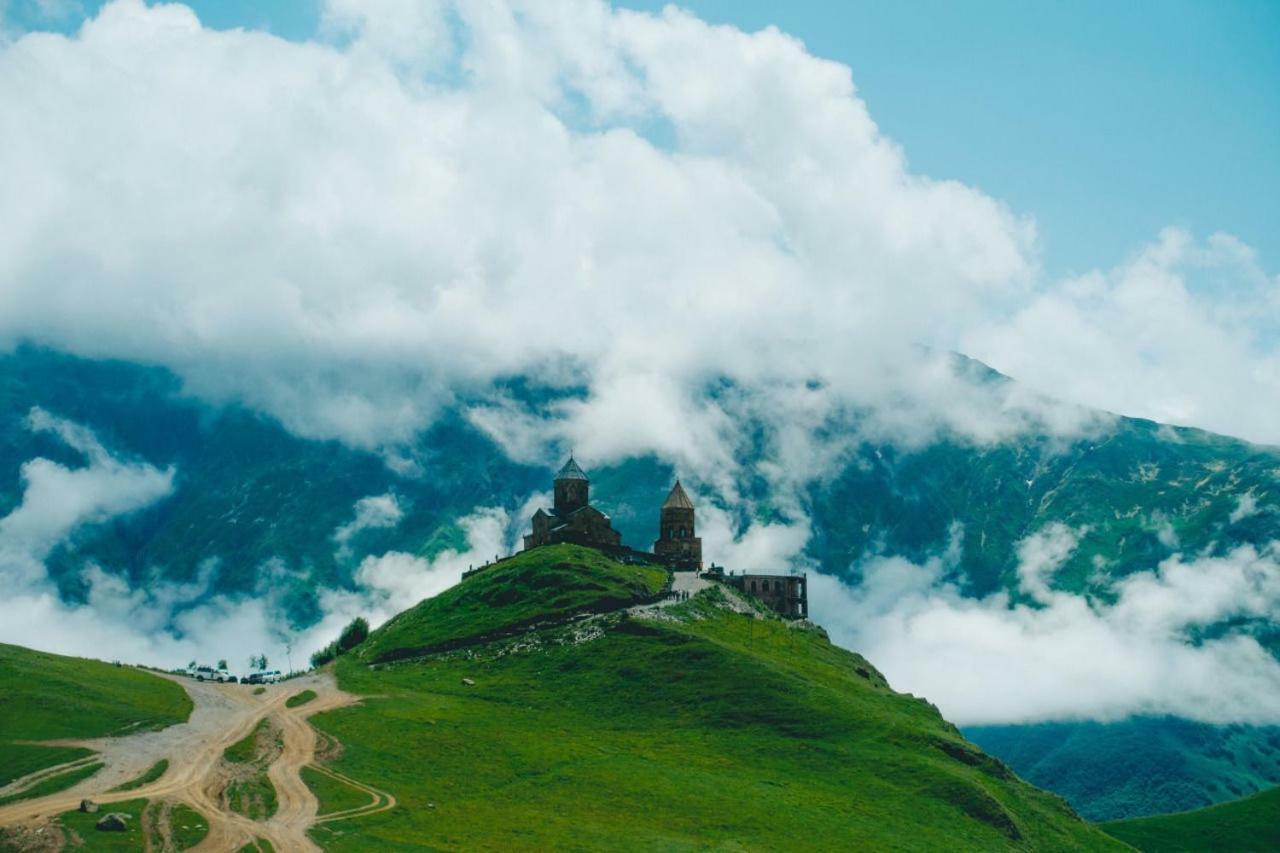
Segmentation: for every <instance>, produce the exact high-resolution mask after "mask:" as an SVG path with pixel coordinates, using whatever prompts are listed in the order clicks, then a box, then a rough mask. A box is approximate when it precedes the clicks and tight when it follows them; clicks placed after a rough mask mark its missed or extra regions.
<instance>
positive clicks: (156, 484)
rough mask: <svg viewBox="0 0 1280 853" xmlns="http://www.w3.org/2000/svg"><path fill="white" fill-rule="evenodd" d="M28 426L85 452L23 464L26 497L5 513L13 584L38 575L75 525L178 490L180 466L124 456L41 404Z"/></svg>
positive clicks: (5, 554) (2, 565)
mask: <svg viewBox="0 0 1280 853" xmlns="http://www.w3.org/2000/svg"><path fill="white" fill-rule="evenodd" d="M26 425H27V428H28V429H30V430H32V431H33V432H48V433H52V434H54V435H56V436H57V437H58V438H59V439H61V440H62V441H63V442H64V443H65V444H66V445H67V446H68V447H70V448H71V449H73V450H75V451H77V452H79V453H80V454H82V455H83V456H84V458H85V461H86V463H87V464H86V465H85V466H83V467H79V468H68V467H66V466H65V465H61V464H59V463H57V462H54V461H52V460H49V459H43V458H37V459H32V460H30V461H28V462H26V463H25V464H23V466H22V470H21V479H22V484H23V494H22V502H21V503H20V504H19V505H18V506H17V507H15V508H14V509H13V511H12V512H10V513H9V514H8V515H6V516H5V517H4V518H2V519H0V573H3V575H4V576H5V580H6V581H8V583H9V584H10V589H12V585H13V584H24V583H31V582H35V581H39V580H41V579H42V578H43V575H44V565H43V561H44V559H45V557H47V556H48V555H49V553H50V551H52V550H53V548H54V547H55V546H56V545H57V544H58V543H60V542H61V541H62V540H63V539H65V538H66V537H67V536H68V535H69V534H70V533H71V532H72V531H74V530H75V529H76V528H78V527H80V526H81V525H84V524H93V523H97V522H102V521H106V520H108V519H110V518H114V517H116V516H119V515H124V514H127V513H130V512H133V511H134V510H137V509H141V508H142V507H145V506H147V505H149V504H152V503H154V502H155V501H157V500H159V499H161V498H163V497H165V496H167V495H168V494H169V493H170V492H171V491H172V490H173V478H174V474H175V471H174V470H173V469H172V468H170V469H168V470H164V471H161V470H159V469H157V468H154V467H152V466H150V465H147V464H145V463H142V462H125V461H121V460H119V459H117V458H115V457H114V456H112V455H111V454H109V453H108V452H107V451H106V449H105V448H104V447H103V446H102V445H101V444H100V443H99V442H98V440H97V438H96V437H95V436H94V435H93V433H91V432H90V431H88V430H86V429H84V428H83V427H81V426H78V425H76V424H73V423H71V422H69V421H66V420H63V419H61V418H57V417H55V416H53V415H51V414H49V413H48V412H46V411H44V410H43V409H40V408H33V409H32V410H31V411H30V413H29V414H28V415H27V420H26Z"/></svg>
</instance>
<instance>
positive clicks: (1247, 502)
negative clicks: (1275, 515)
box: [1227, 492, 1259, 524]
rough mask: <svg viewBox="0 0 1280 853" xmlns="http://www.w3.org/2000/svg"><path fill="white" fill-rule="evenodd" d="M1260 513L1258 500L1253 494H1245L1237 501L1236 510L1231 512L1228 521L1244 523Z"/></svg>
mask: <svg viewBox="0 0 1280 853" xmlns="http://www.w3.org/2000/svg"><path fill="white" fill-rule="evenodd" d="M1258 512H1259V508H1258V499H1257V498H1256V497H1254V494H1253V492H1245V493H1244V494H1243V495H1241V496H1240V497H1239V498H1237V499H1236V508H1235V509H1233V510H1231V515H1230V516H1228V519H1227V520H1228V521H1230V522H1231V523H1232V524H1235V523H1236V522H1237V521H1244V520H1245V519H1246V518H1249V517H1250V516H1254V515H1257V514H1258Z"/></svg>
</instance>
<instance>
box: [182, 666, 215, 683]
mask: <svg viewBox="0 0 1280 853" xmlns="http://www.w3.org/2000/svg"><path fill="white" fill-rule="evenodd" d="M189 674H190V675H191V677H192V678H194V679H195V680H196V681H221V680H222V679H221V678H219V677H218V671H217V670H216V669H214V668H213V667H211V666H197V667H196V668H194V669H192V670H189Z"/></svg>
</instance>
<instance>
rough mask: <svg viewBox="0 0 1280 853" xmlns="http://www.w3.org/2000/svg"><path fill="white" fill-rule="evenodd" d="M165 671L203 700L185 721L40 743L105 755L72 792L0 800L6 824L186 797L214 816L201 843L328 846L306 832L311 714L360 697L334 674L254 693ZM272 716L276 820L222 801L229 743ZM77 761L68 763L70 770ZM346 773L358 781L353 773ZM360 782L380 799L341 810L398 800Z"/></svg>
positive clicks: (19, 785) (20, 785)
mask: <svg viewBox="0 0 1280 853" xmlns="http://www.w3.org/2000/svg"><path fill="white" fill-rule="evenodd" d="M162 677H166V678H170V679H171V680H173V681H176V682H178V683H179V684H180V685H181V686H182V687H183V688H184V689H185V690H186V691H187V693H188V694H189V695H190V696H191V699H192V701H193V702H194V703H195V709H194V710H193V711H192V713H191V717H190V719H189V720H188V721H187V722H185V723H181V724H179V725H175V726H170V727H168V728H166V729H162V730H160V731H154V732H144V733H140V734H136V735H128V736H125V737H116V738H94V739H90V740H59V741H42V743H47V744H51V745H57V746H76V747H84V748H87V749H92V750H94V751H95V752H96V753H98V754H97V755H96V756H94V757H93V761H99V762H102V763H103V765H104V766H103V768H102V770H101V771H99V772H98V773H96V774H94V775H93V776H92V777H90V778H88V779H86V780H84V781H82V782H80V783H78V784H76V785H74V786H73V787H71V788H68V789H66V790H64V791H60V792H58V793H56V794H51V795H48V796H44V797H36V798H32V799H28V800H20V801H18V802H15V803H11V804H9V805H7V806H2V807H0V827H12V826H19V825H24V826H26V827H30V828H32V829H33V831H34V830H36V829H39V828H40V826H41V825H43V824H47V823H48V822H49V821H50V820H52V819H53V818H55V817H56V816H58V815H60V814H62V813H64V812H68V811H72V810H74V809H76V808H77V807H78V806H79V805H80V801H81V800H83V799H89V800H93V801H94V802H95V803H98V804H99V805H100V806H102V807H103V808H102V811H103V812H104V813H105V812H108V811H110V809H109V808H108V806H109V804H111V803H117V802H125V801H129V800H137V799H155V800H164V801H169V802H176V803H183V804H185V805H188V806H189V807H191V808H193V809H195V810H196V811H197V812H199V813H200V814H201V815H203V816H204V817H205V818H206V819H207V820H208V822H209V832H208V835H206V836H205V838H204V840H203V841H202V842H201V843H200V844H199V845H198V846H197V847H196V848H195V849H197V850H209V851H213V850H239V849H240V848H242V847H244V846H245V845H253V844H255V843H256V840H257V839H262V840H265V841H267V842H270V844H271V845H272V846H273V847H274V849H276V850H277V851H292V850H301V851H318V850H319V849H320V848H319V847H317V846H316V844H315V843H314V842H313V841H311V839H310V838H309V837H308V836H307V831H308V830H309V829H311V827H313V826H314V825H315V824H316V823H317V811H318V808H319V804H318V803H317V801H316V798H315V795H314V794H312V792H311V790H310V789H309V788H308V787H307V785H306V784H305V783H304V782H303V780H302V777H301V770H302V768H303V767H305V766H307V765H310V764H312V762H313V761H314V760H315V756H316V743H317V736H316V732H315V730H314V729H313V728H312V727H311V725H310V723H309V722H308V720H307V718H308V717H310V716H311V715H313V714H317V713H321V712H323V711H329V710H333V709H335V708H341V707H345V706H347V705H351V704H354V703H355V702H357V701H359V700H358V698H357V697H355V696H353V695H351V694H348V693H344V692H343V691H341V690H339V689H338V687H337V684H336V683H335V682H334V680H333V678H332V676H330V675H328V674H321V675H312V676H307V677H305V678H299V679H292V680H290V681H287V682H284V683H282V684H276V685H270V686H267V687H265V688H264V689H263V690H262V692H261V693H256V694H255V692H254V688H251V687H249V686H248V685H239V684H211V683H206V682H195V681H192V680H191V679H188V678H181V677H176V676H162ZM303 690H312V691H315V694H316V697H315V698H314V699H312V700H310V701H309V702H306V703H305V704H302V705H298V706H297V707H293V708H290V707H289V706H288V704H287V700H288V699H289V698H290V697H291V696H293V695H295V694H297V693H299V692H300V691H303ZM264 719H265V720H269V721H270V722H271V723H272V724H273V725H274V726H275V727H276V728H278V729H279V730H280V731H281V733H282V748H281V750H280V753H279V754H278V755H277V756H276V757H275V759H274V760H273V761H272V762H271V764H270V766H269V767H268V768H267V775H268V777H269V778H270V780H271V783H272V785H273V786H274V788H275V793H276V800H277V809H276V812H275V814H273V815H272V816H271V817H270V818H269V819H267V820H265V821H254V820H251V819H249V818H247V817H245V816H244V815H241V814H238V813H236V812H234V811H231V810H230V809H229V808H228V807H226V806H225V805H224V804H223V801H224V797H223V796H222V793H223V791H224V789H225V788H226V786H227V782H228V779H227V778H226V765H225V763H224V762H223V761H222V758H223V754H224V752H225V751H226V750H227V748H228V747H230V746H232V745H233V744H235V743H237V742H238V741H241V740H242V739H244V738H246V737H247V736H249V735H250V734H251V733H252V732H253V731H254V730H255V729H256V728H257V726H258V724H259V723H260V722H262V721H263V720H264ZM85 760H86V759H79V761H80V762H84V761H85ZM162 760H164V761H168V763H169V764H168V769H167V770H166V771H165V772H164V773H163V775H161V776H160V778H158V779H156V780H155V781H152V782H148V783H145V784H142V785H140V786H137V787H134V788H132V789H131V790H128V791H113V789H114V788H116V787H118V786H120V785H122V784H124V783H126V782H129V781H130V780H134V779H137V778H139V777H140V776H142V775H143V774H144V773H146V772H147V770H148V768H150V767H153V766H154V765H155V764H156V763H157V762H159V761H162ZM75 763H76V762H70V763H69V764H68V765H61V767H62V769H66V768H67V767H69V766H70V764H75ZM54 769H56V768H46V769H45V770H42V771H40V773H38V774H32V776H33V777H35V776H42V777H47V776H48V775H49V773H50V772H51V770H54ZM35 781H38V780H32V779H19V780H16V781H15V782H14V783H12V784H11V785H9V786H7V787H8V788H11V789H13V790H18V791H20V790H23V789H24V788H26V787H30V785H31V784H34V782H35ZM343 781H347V782H348V784H350V782H349V781H348V780H345V777H344V778H343ZM356 787H358V788H360V789H361V790H363V791H364V792H365V793H368V794H369V795H370V796H371V797H372V800H371V803H370V805H369V806H367V807H362V808H359V809H353V810H351V812H350V813H344V814H343V815H342V816H341V817H354V816H356V815H358V814H368V813H371V812H372V811H382V810H385V809H389V808H391V807H393V806H394V805H395V802H396V801H395V798H394V797H392V796H391V795H390V794H387V793H386V792H382V791H377V790H375V789H372V788H368V786H363V785H358V786H356ZM335 817H338V816H336V815H326V816H325V817H324V818H323V820H326V821H328V820H333V819H334V818H335Z"/></svg>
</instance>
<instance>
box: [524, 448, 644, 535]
mask: <svg viewBox="0 0 1280 853" xmlns="http://www.w3.org/2000/svg"><path fill="white" fill-rule="evenodd" d="M590 489H591V481H590V480H588V479H587V475H586V472H585V471H583V470H582V468H581V467H579V466H578V463H577V462H575V461H573V457H572V456H570V457H569V461H568V462H566V463H564V467H563V468H561V469H560V473H558V474H556V480H555V501H554V505H553V506H552V507H551V509H539V510H538V511H537V512H535V513H534V514H533V532H532V533H530V534H529V535H528V536H526V537H524V549H525V550H526V551H528V550H529V549H530V548H537V547H538V546H539V545H552V544H556V543H560V542H568V543H571V544H574V545H589V546H591V547H592V548H599V549H601V550H605V551H614V550H620V549H621V548H622V534H621V533H619V532H618V531H616V530H614V529H613V523H612V522H611V521H609V516H607V515H605V514H604V513H603V512H601V511H600V510H598V509H596V508H595V507H593V506H592V505H591V503H590Z"/></svg>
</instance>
